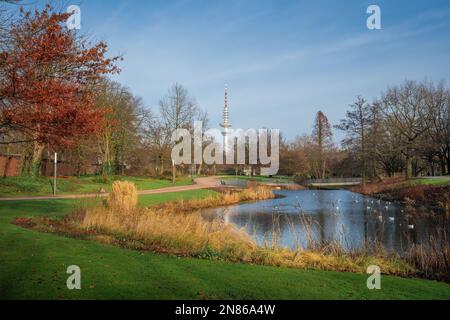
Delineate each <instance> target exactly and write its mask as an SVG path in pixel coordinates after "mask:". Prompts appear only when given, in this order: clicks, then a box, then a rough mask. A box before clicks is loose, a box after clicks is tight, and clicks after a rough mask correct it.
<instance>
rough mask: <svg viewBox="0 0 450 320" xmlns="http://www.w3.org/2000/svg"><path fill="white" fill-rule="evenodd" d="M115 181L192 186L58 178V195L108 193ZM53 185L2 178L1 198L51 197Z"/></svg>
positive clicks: (141, 186) (163, 182)
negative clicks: (102, 191) (101, 190)
mask: <svg viewBox="0 0 450 320" xmlns="http://www.w3.org/2000/svg"><path fill="white" fill-rule="evenodd" d="M115 180H128V181H131V182H134V183H135V185H136V187H137V188H138V190H151V189H158V188H165V187H172V186H181V185H188V184H192V180H191V179H190V178H178V179H177V181H176V183H175V184H172V181H171V180H167V179H158V178H149V177H131V176H114V177H112V178H110V179H108V180H107V181H104V180H103V179H102V177H100V176H86V177H80V178H78V177H68V178H58V180H57V193H58V194H62V195H64V194H86V193H96V192H98V191H99V190H100V189H101V188H103V189H105V191H107V192H108V191H110V190H111V185H112V183H113V181H115ZM51 184H52V178H51V177H39V178H34V179H33V178H28V177H8V178H0V197H14V196H44V195H51V194H52V192H53V189H52V185H51Z"/></svg>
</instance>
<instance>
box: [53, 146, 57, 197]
mask: <svg viewBox="0 0 450 320" xmlns="http://www.w3.org/2000/svg"><path fill="white" fill-rule="evenodd" d="M57 165H58V154H57V153H56V152H55V162H54V165H53V195H54V196H56V172H57V171H56V166H57Z"/></svg>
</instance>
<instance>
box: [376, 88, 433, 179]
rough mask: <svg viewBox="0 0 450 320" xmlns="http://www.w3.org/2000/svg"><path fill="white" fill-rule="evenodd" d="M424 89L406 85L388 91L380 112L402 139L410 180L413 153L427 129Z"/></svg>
mask: <svg viewBox="0 0 450 320" xmlns="http://www.w3.org/2000/svg"><path fill="white" fill-rule="evenodd" d="M425 98H426V94H425V86H424V85H423V84H418V83H416V82H415V81H406V82H405V83H404V84H403V85H401V86H395V87H392V88H389V89H388V90H387V92H386V93H384V94H383V96H382V99H381V101H382V104H383V108H382V110H383V112H384V115H385V117H386V122H387V125H388V126H389V127H390V129H393V130H395V131H397V132H398V134H399V136H400V137H401V150H402V153H403V155H404V156H405V159H406V172H405V176H406V178H407V179H410V178H411V177H412V170H413V168H412V163H413V157H414V150H415V149H416V147H417V141H418V139H419V138H420V137H421V136H422V135H423V134H425V132H426V131H427V130H428V128H429V124H430V116H429V113H428V112H427V108H426V103H425Z"/></svg>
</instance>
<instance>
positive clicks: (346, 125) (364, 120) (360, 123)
mask: <svg viewBox="0 0 450 320" xmlns="http://www.w3.org/2000/svg"><path fill="white" fill-rule="evenodd" d="M371 111H372V109H371V105H370V104H368V103H367V101H366V100H365V99H364V98H362V97H360V96H358V97H357V99H356V101H355V103H353V104H351V105H350V110H349V111H347V113H346V118H345V119H342V120H341V122H340V124H339V125H337V126H335V127H336V128H337V129H339V130H342V131H345V132H346V133H347V138H345V139H344V141H343V144H344V145H346V146H348V147H349V148H350V149H352V150H353V151H354V152H355V153H356V155H357V158H359V159H360V161H361V167H362V170H361V175H362V180H363V185H364V184H365V183H366V173H367V136H368V131H369V126H370V122H371Z"/></svg>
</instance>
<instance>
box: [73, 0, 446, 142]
mask: <svg viewBox="0 0 450 320" xmlns="http://www.w3.org/2000/svg"><path fill="white" fill-rule="evenodd" d="M69 4H79V5H80V7H81V10H82V31H83V32H87V33H89V34H91V35H92V36H93V37H94V38H95V39H97V40H106V41H107V42H108V43H109V44H110V49H111V53H113V54H118V53H121V54H123V55H124V57H125V61H124V62H123V63H121V67H122V69H123V72H122V74H121V75H120V76H118V77H117V79H118V80H119V81H120V82H121V83H123V84H124V85H126V86H128V87H130V88H131V89H132V91H133V92H134V93H135V94H136V95H139V96H142V97H143V98H144V101H145V103H146V105H148V106H149V107H153V108H157V104H158V101H159V99H160V98H161V97H162V96H163V95H164V94H165V93H166V92H167V89H168V88H169V87H170V86H171V85H172V84H173V83H175V82H178V83H181V84H183V85H184V86H185V87H186V88H187V89H188V90H189V92H190V93H191V94H192V95H193V96H195V97H196V98H197V102H198V104H199V105H200V106H201V107H202V108H204V109H206V110H207V111H208V113H209V115H210V118H211V126H217V124H218V123H219V122H220V120H221V119H220V117H221V108H222V105H223V88H224V85H225V84H228V85H229V87H230V100H231V101H230V105H231V119H232V122H233V125H234V126H235V127H239V128H246V127H254V128H259V127H271V128H280V129H281V130H282V131H283V132H284V133H285V135H286V136H287V137H289V138H292V137H294V136H295V135H298V134H303V133H310V132H311V129H312V123H313V120H314V117H315V113H316V112H317V111H318V110H319V109H321V110H322V111H324V112H325V114H326V115H327V116H328V118H329V119H330V121H331V122H332V123H333V124H336V123H337V122H338V121H339V119H340V118H342V117H343V116H344V114H345V111H346V109H347V107H348V105H349V104H350V103H352V102H353V101H354V99H355V97H356V96H357V95H363V96H364V97H366V98H367V99H370V100H371V99H373V98H375V97H377V96H379V94H380V92H381V91H383V90H385V89H386V88H387V86H388V85H393V84H399V83H401V82H402V81H403V80H405V79H416V80H424V79H429V80H430V79H432V80H435V81H439V80H441V79H445V80H447V82H450V59H449V57H450V2H449V1H447V0H442V1H438V0H429V1H402V0H396V1H349V0H345V1H344V0H341V1H317V0H315V1H312V0H311V1H280V0H279V1H275V0H273V1H272V0H241V1H234V0H220V1H219V0H216V1H206V0H181V1H153V0H129V1H126V0H124V1H111V0H89V1H87V0H84V1H78V2H77V1H74V2H70V3H69ZM370 4H377V5H379V6H380V7H381V13H382V30H368V29H367V27H366V19H367V17H368V14H367V13H366V9H367V7H368V6H369V5H370ZM449 84H450V83H449ZM340 137H341V135H339V134H337V138H336V139H337V140H338V139H339V138H340Z"/></svg>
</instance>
